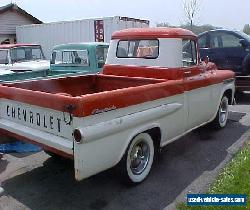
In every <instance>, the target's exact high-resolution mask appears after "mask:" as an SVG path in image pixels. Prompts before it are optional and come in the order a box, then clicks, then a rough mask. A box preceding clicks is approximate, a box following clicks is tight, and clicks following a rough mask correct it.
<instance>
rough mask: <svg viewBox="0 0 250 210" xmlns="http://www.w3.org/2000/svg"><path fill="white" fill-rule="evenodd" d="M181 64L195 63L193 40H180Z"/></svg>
mask: <svg viewBox="0 0 250 210" xmlns="http://www.w3.org/2000/svg"><path fill="white" fill-rule="evenodd" d="M182 65H183V67H189V66H195V65H197V50H196V42H195V41H193V40H188V39H184V40H182Z"/></svg>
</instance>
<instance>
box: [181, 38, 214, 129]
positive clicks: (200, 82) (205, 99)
mask: <svg viewBox="0 0 250 210" xmlns="http://www.w3.org/2000/svg"><path fill="white" fill-rule="evenodd" d="M185 42H188V43H189V44H188V45H189V46H188V47H187V46H186V45H187V44H185ZM197 57H198V56H197V51H196V43H195V41H192V40H183V71H184V79H183V85H184V90H185V103H187V104H188V106H187V107H188V110H187V113H188V116H187V122H186V131H188V130H190V129H192V128H195V127H197V126H199V125H201V124H203V123H204V122H207V121H208V120H209V119H211V117H212V115H213V110H212V105H211V103H210V101H211V97H212V87H211V86H210V82H211V80H210V78H209V76H208V74H207V73H205V72H203V71H202V66H200V65H199V63H198V59H197Z"/></svg>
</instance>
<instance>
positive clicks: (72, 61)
mask: <svg viewBox="0 0 250 210" xmlns="http://www.w3.org/2000/svg"><path fill="white" fill-rule="evenodd" d="M108 47H109V44H108V43H100V42H87V43H72V44H61V45H58V46H55V47H54V48H53V50H52V59H51V63H50V68H49V69H40V70H36V71H24V72H15V73H13V72H9V73H5V74H3V75H0V82H1V83H6V82H13V81H18V80H34V79H36V80H38V79H44V78H47V79H48V78H55V77H62V76H69V75H76V74H90V73H97V72H99V71H101V70H102V67H103V65H104V63H105V61H106V57H107V52H108Z"/></svg>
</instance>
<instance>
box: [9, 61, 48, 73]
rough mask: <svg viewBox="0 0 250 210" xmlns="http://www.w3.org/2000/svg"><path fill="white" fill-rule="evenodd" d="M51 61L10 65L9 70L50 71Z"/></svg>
mask: <svg viewBox="0 0 250 210" xmlns="http://www.w3.org/2000/svg"><path fill="white" fill-rule="evenodd" d="M49 66H50V61H49V60H37V61H26V62H20V63H14V64H13V65H10V67H9V70H13V71H36V70H47V69H49Z"/></svg>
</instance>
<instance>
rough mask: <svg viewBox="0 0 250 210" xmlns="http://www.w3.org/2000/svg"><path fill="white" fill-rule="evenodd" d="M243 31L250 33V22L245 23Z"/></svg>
mask: <svg viewBox="0 0 250 210" xmlns="http://www.w3.org/2000/svg"><path fill="white" fill-rule="evenodd" d="M243 32H244V33H246V34H248V35H250V25H249V24H245V25H244V28H243Z"/></svg>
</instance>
